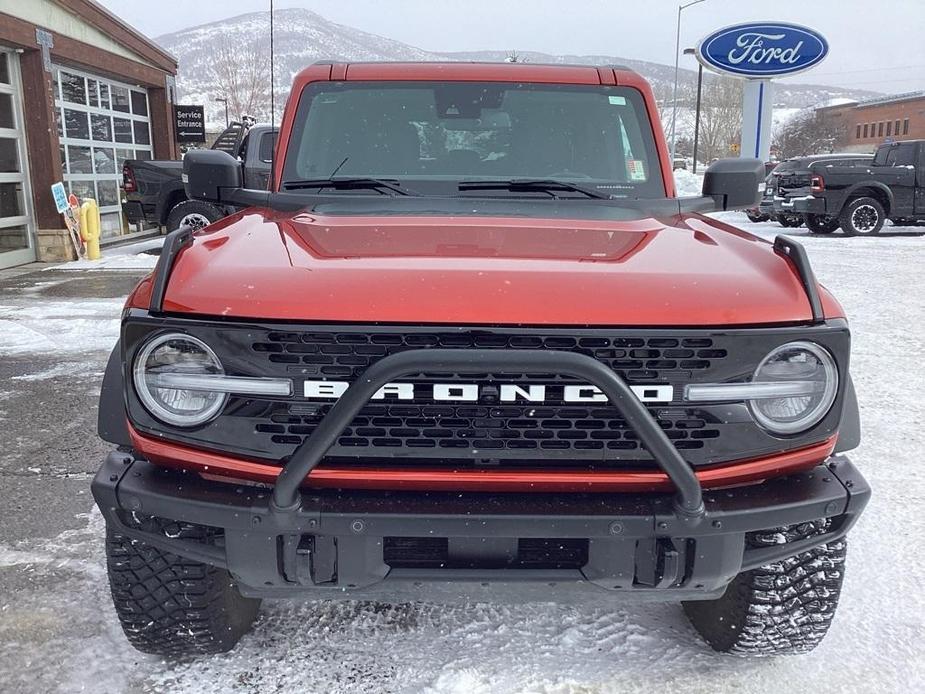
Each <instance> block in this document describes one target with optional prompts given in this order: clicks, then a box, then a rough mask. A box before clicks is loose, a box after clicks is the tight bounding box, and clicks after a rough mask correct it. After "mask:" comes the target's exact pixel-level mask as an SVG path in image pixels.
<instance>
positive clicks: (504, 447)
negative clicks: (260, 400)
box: [251, 331, 728, 461]
mask: <svg viewBox="0 0 925 694" xmlns="http://www.w3.org/2000/svg"><path fill="white" fill-rule="evenodd" d="M251 348H252V350H253V351H254V353H255V354H256V355H261V356H262V357H263V358H265V359H266V363H267V364H268V366H269V368H270V369H271V370H272V371H274V372H282V371H285V372H286V373H289V374H293V373H295V374H300V375H303V376H304V377H305V378H307V379H313V380H314V379H332V380H344V381H352V380H353V379H355V378H357V377H358V376H359V375H360V374H361V373H362V372H363V371H364V370H365V369H366V368H367V367H369V366H370V365H371V364H373V363H374V362H375V361H377V360H378V359H381V358H383V357H385V356H387V355H390V354H395V353H397V352H401V351H404V350H408V349H426V348H435V349H440V348H456V349H459V348H478V349H502V350H518V349H532V350H536V349H539V350H543V349H550V350H567V351H574V352H579V353H582V354H586V355H589V356H592V357H594V358H595V359H597V360H598V361H600V362H602V363H604V364H606V365H607V366H609V367H610V368H611V369H613V370H614V371H616V372H617V373H619V374H620V375H621V376H622V377H623V378H624V379H625V380H626V381H627V382H628V383H631V384H646V383H651V384H662V385H664V384H668V385H673V384H678V385H679V386H680V385H681V384H685V383H690V382H691V381H692V380H693V379H695V374H699V373H703V372H708V371H710V370H711V369H714V368H715V367H716V365H717V363H718V362H722V361H723V360H725V359H726V357H727V356H728V353H727V350H726V349H725V348H724V347H722V346H719V345H717V344H715V341H714V340H713V339H712V338H709V337H685V336H682V335H679V336H658V337H636V336H611V335H607V336H604V335H595V336H585V337H581V336H577V337H576V336H566V335H562V336H559V335H542V334H513V333H498V332H491V333H481V332H478V331H471V332H470V331H460V332H446V333H444V332H417V331H416V332H412V333H394V332H382V333H360V332H343V333H338V332H270V333H267V334H266V335H265V339H262V340H259V341H255V342H253V343H252V345H251ZM457 379H458V380H460V381H464V382H466V383H476V384H478V386H479V392H480V393H481V396H480V399H479V402H477V403H475V402H467V403H446V402H436V401H434V400H432V399H429V398H423V397H422V398H417V397H416V399H415V400H414V401H401V402H397V401H389V402H382V403H371V404H369V405H367V406H366V407H365V408H363V410H362V411H361V412H360V414H359V415H358V416H357V417H356V418H355V419H354V420H353V422H352V424H351V426H350V427H349V428H348V429H347V430H345V431H344V433H343V435H342V436H341V437H340V439H339V441H338V446H339V448H340V449H341V450H340V451H339V454H343V455H348V456H350V455H354V456H355V455H359V454H360V453H361V452H362V451H366V454H367V455H368V454H370V453H373V454H375V453H376V452H381V453H384V454H386V455H388V454H390V453H391V454H392V455H395V452H397V451H404V452H405V453H407V454H410V455H411V456H416V457H441V458H444V457H451V458H452V457H457V458H458V457H476V456H478V457H482V456H484V457H487V458H490V457H494V456H501V457H505V458H510V457H532V458H534V459H535V458H536V457H538V456H537V454H538V453H539V454H541V455H542V457H548V456H549V455H550V454H558V455H560V456H562V457H567V458H572V459H578V460H585V461H587V460H589V459H591V460H601V459H616V458H633V459H640V458H646V454H645V453H644V452H643V451H644V447H643V446H642V444H641V442H640V441H639V440H638V437H637V435H636V433H635V432H634V431H633V430H632V429H631V428H629V427H628V426H627V424H626V422H625V421H623V419H622V418H621V417H620V415H619V412H618V411H617V410H616V408H613V407H609V406H606V405H590V406H578V407H576V406H575V405H574V404H572V403H566V402H564V401H563V400H562V399H561V389H558V391H552V392H551V393H550V395H551V397H549V398H548V399H547V400H546V401H545V402H544V403H543V404H542V405H540V404H536V403H517V404H516V405H515V404H502V403H500V402H498V400H497V384H501V383H520V384H529V383H537V382H540V383H544V384H555V385H580V384H581V383H580V382H579V381H574V380H570V379H567V378H563V377H560V376H559V375H557V374H538V375H537V374H533V375H527V374H520V375H518V374H490V373H486V374H479V375H475V376H473V375H466V376H457V374H451V373H442V374H438V373H427V374H418V375H417V376H414V377H410V378H404V379H401V380H402V382H411V383H415V384H416V385H420V384H428V383H435V382H453V381H454V380H457ZM674 391H675V399H680V397H681V392H680V391H681V389H680V387H675V388H674ZM555 392H558V393H559V394H560V398H559V399H558V400H556V399H555V398H554V397H553V396H554V394H555ZM332 406H333V403H321V402H317V401H316V402H305V401H302V402H300V403H298V404H292V403H278V404H276V405H275V406H274V407H272V408H270V409H269V410H268V411H267V412H266V416H265V418H264V419H262V420H261V421H258V422H257V423H256V425H255V428H254V431H255V433H256V435H258V436H263V437H265V438H266V439H268V440H269V442H270V443H272V444H275V445H278V446H285V447H291V448H292V449H294V448H295V447H296V446H298V445H299V444H301V443H302V442H303V441H304V440H305V439H306V438H307V437H308V436H309V435H310V434H311V433H312V431H314V429H315V427H316V426H318V424H319V423H320V422H321V420H322V419H323V418H324V416H325V415H326V414H327V413H328V412H329V411H330V409H331V407H332ZM650 411H651V412H652V414H653V415H654V416H655V417H656V419H657V420H658V422H659V425H660V426H661V427H662V429H663V430H664V431H665V433H666V434H667V436H668V438H670V439H671V440H672V441H673V442H674V443H675V445H676V446H677V447H678V448H679V449H681V450H696V449H701V448H703V447H704V446H705V444H706V442H707V441H708V440H710V439H716V438H718V437H719V436H720V429H718V428H717V427H715V426H713V423H715V422H716V421H717V420H716V417H715V416H713V415H711V414H710V413H709V412H707V411H705V410H701V409H688V408H682V407H676V406H672V404H671V403H664V404H660V405H658V406H653V407H650ZM640 452H642V454H641V455H640ZM405 453H402V455H404V454H405Z"/></svg>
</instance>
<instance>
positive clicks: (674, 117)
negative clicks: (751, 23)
mask: <svg viewBox="0 0 925 694" xmlns="http://www.w3.org/2000/svg"><path fill="white" fill-rule="evenodd" d="M704 1H705V0H691V2H688V3H685V4H683V5H678V27H677V31H676V32H675V39H674V89H673V90H672V94H671V162H672V164H671V165H672V166H674V150H675V142H676V141H677V136H676V126H677V122H678V60H679V59H680V57H681V11H682V10H685V9H687V8H688V7H692V6H693V5H699V4H700V3H702V2H704Z"/></svg>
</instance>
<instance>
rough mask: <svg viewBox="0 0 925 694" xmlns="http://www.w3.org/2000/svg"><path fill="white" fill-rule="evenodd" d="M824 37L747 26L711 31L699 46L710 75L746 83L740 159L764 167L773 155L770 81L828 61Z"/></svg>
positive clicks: (769, 25)
mask: <svg viewBox="0 0 925 694" xmlns="http://www.w3.org/2000/svg"><path fill="white" fill-rule="evenodd" d="M828 52H829V44H828V42H827V41H826V40H825V38H824V37H823V36H822V34H820V33H818V32H816V31H813V30H812V29H809V28H807V27H803V26H799V25H797V24H787V23H784V22H749V23H746V24H736V25H735V26H731V27H726V28H724V29H719V30H717V31H714V32H713V33H712V34H710V35H709V36H707V37H706V38H704V39H703V40H701V41H700V43H699V44H698V45H697V60H699V61H700V63H701V64H702V65H703V66H704V67H706V68H708V69H710V70H713V71H714V72H719V73H721V74H726V75H732V76H734V77H744V78H745V80H746V82H745V89H744V90H743V94H742V146H741V150H740V152H739V156H742V157H756V158H758V159H761V160H762V161H768V159H769V158H770V152H771V111H772V110H773V105H774V100H773V97H772V95H773V87H772V82H771V79H772V78H773V77H782V76H785V75H787V76H789V75H793V74H796V73H798V72H803V71H804V70H808V69H810V68H811V67H813V66H814V65H817V64H819V63H820V62H822V60H823V59H824V58H825V57H826V55H828Z"/></svg>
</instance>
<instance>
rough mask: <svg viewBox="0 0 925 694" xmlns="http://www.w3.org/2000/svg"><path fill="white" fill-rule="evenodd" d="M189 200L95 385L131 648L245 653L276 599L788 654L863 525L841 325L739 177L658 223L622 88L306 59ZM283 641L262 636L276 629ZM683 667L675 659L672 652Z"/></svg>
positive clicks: (649, 138) (657, 180) (191, 168)
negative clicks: (261, 152) (722, 217)
mask: <svg viewBox="0 0 925 694" xmlns="http://www.w3.org/2000/svg"><path fill="white" fill-rule="evenodd" d="M184 174H185V175H186V177H187V193H188V196H189V198H190V200H201V201H204V202H207V203H209V204H213V205H217V206H233V207H237V208H239V210H238V211H237V212H236V213H234V214H233V215H231V216H229V217H226V218H225V219H222V220H219V221H218V222H215V223H213V224H211V225H209V226H207V227H205V228H202V229H199V230H191V229H190V228H188V227H181V228H180V229H178V230H176V231H174V232H172V233H170V234H169V235H168V236H167V237H166V239H165V242H164V247H163V251H162V253H161V255H160V258H159V260H158V264H157V267H156V268H155V269H154V271H153V272H152V273H151V274H150V275H149V276H148V277H146V278H144V279H143V280H142V281H141V282H140V283H139V284H138V286H137V287H136V288H135V289H134V291H133V292H132V293H131V295H130V296H129V298H128V300H127V302H126V305H125V310H124V311H123V313H122V326H121V337H120V341H119V343H118V345H117V346H116V348H115V349H114V351H113V353H112V356H111V357H110V360H109V363H108V365H107V368H106V372H105V375H104V378H103V384H102V392H101V394H100V414H99V432H100V436H101V437H102V438H103V439H104V440H106V441H108V442H110V443H111V444H112V451H111V453H110V454H109V455H108V456H107V457H106V459H105V461H104V462H103V464H102V467H101V468H100V471H99V472H98V474H97V475H96V476H95V478H94V480H93V483H92V491H93V495H94V497H95V499H96V502H97V504H98V505H99V507H100V509H101V511H102V513H103V516H104V517H105V520H106V525H107V540H106V552H107V557H108V574H109V582H110V586H111V589H112V591H111V592H112V599H113V603H114V605H115V611H116V614H117V615H118V618H119V620H120V622H121V625H122V628H123V630H124V632H125V634H126V636H127V638H128V640H129V641H130V643H131V644H132V645H133V646H135V647H136V648H138V649H140V650H142V651H145V652H148V653H157V654H161V655H165V656H169V657H177V658H183V657H189V656H193V655H197V654H207V653H216V652H220V651H227V650H230V649H232V648H233V647H234V646H235V644H236V643H237V642H238V640H239V639H240V638H241V637H242V635H244V634H245V633H246V632H247V631H248V630H249V629H250V627H251V624H252V623H253V621H254V619H255V618H256V616H257V613H258V610H259V608H260V604H261V600H264V599H276V598H291V597H301V598H307V599H311V600H343V599H349V600H354V599H359V600H377V601H408V600H412V601H417V600H431V601H440V602H454V601H458V600H460V599H462V600H477V601H481V602H485V601H488V602H507V601H515V602H523V601H539V602H550V601H561V602H571V601H573V600H583V601H587V602H590V603H592V604H594V605H596V606H598V607H599V608H600V609H602V610H610V609H614V610H617V609H623V605H624V603H625V602H627V601H632V600H660V601H669V602H674V603H681V604H682V605H683V610H684V612H685V613H686V615H687V617H688V618H689V619H690V621H691V623H692V624H693V626H694V628H695V629H696V630H697V631H698V632H699V633H700V634H701V635H702V636H703V638H704V639H705V640H706V642H707V643H708V644H709V645H710V646H711V647H712V648H714V649H716V650H719V651H724V652H727V651H731V652H737V653H752V654H757V655H767V654H774V653H794V652H804V651H808V650H810V649H812V648H813V647H815V646H816V644H818V643H819V642H820V640H821V639H822V638H823V636H824V635H825V633H826V631H827V630H828V628H829V625H830V623H831V622H832V617H833V614H834V612H835V608H836V604H837V602H838V598H839V594H840V592H841V590H842V580H843V576H844V562H845V553H846V539H845V536H846V533H847V532H848V531H849V529H850V528H851V527H852V525H853V523H854V522H855V520H856V519H857V518H858V516H859V514H860V513H861V512H862V510H863V508H864V506H865V504H866V502H867V500H868V497H869V495H870V490H869V487H868V486H867V483H866V482H865V481H864V478H863V476H862V475H861V473H860V471H859V470H858V469H857V468H856V467H855V466H854V465H853V463H852V462H851V461H850V460H849V459H848V457H847V456H846V455H845V451H848V450H850V449H852V448H854V447H856V446H857V445H858V442H859V438H860V434H859V430H860V429H859V421H858V407H857V399H856V397H855V394H854V388H853V386H852V381H851V375H850V373H849V370H848V364H849V352H850V334H849V330H848V323H847V319H846V317H845V313H844V311H843V309H842V308H841V306H840V305H839V304H838V302H837V301H836V300H835V298H834V297H833V296H832V295H831V294H830V293H829V292H828V291H827V290H826V289H825V288H824V287H822V286H820V285H819V283H818V282H817V281H816V279H815V277H814V274H813V271H812V268H811V266H810V264H809V260H808V257H807V254H806V251H805V250H804V249H803V248H802V246H800V245H799V244H798V243H796V242H795V241H792V240H790V239H787V238H785V237H778V238H777V239H776V240H775V241H774V242H773V243H772V242H770V241H767V240H764V239H761V238H759V237H756V236H754V235H751V234H749V233H747V232H745V231H742V230H740V229H738V228H736V227H734V226H730V225H729V224H726V223H724V222H722V221H719V220H717V219H714V218H712V217H710V216H707V215H706V214H705V213H708V212H717V211H722V210H733V209H736V210H739V209H745V208H748V207H753V206H754V205H755V203H756V202H757V199H758V190H759V185H760V183H761V182H763V180H764V176H765V173H764V166H763V164H762V163H761V162H760V161H759V160H757V159H744V158H743V159H724V160H719V161H717V162H715V163H714V164H712V165H711V166H710V167H709V168H708V169H707V170H706V172H705V175H704V179H703V188H702V194H701V195H698V196H693V197H685V198H679V197H678V196H677V194H676V190H675V184H674V180H673V177H672V166H671V159H670V157H669V152H668V147H667V145H666V142H665V138H664V135H663V132H662V128H661V125H660V123H659V116H658V110H657V106H656V102H655V98H654V96H653V93H652V89H651V88H650V86H649V84H648V83H647V82H646V81H645V80H644V79H643V78H642V77H641V76H640V75H638V74H636V73H635V72H632V71H631V70H629V69H627V68H622V67H614V66H609V65H601V66H597V67H593V66H568V65H540V64H532V63H501V64H490V63H489V64H486V63H481V64H480V63H353V64H349V65H347V64H342V63H320V64H315V65H313V66H311V67H308V68H306V69H305V70H303V71H302V72H300V73H299V74H297V75H296V77H295V78H294V81H293V86H292V91H291V94H290V97H289V102H288V104H287V106H286V110H285V113H284V116H283V120H282V124H281V128H280V136H279V145H278V147H277V156H276V164H275V167H274V169H273V172H272V179H271V184H270V186H269V189H267V188H264V187H260V188H253V189H252V188H247V187H245V179H244V177H243V173H242V170H241V165H240V162H239V161H238V159H237V158H235V157H233V156H230V155H229V154H227V153H226V152H221V151H209V150H197V151H193V152H190V153H188V154H187V155H186V158H185V160H184ZM274 614H275V615H279V614H281V613H280V612H279V611H276V612H274ZM682 640H683V639H682Z"/></svg>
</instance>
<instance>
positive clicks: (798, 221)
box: [777, 212, 803, 229]
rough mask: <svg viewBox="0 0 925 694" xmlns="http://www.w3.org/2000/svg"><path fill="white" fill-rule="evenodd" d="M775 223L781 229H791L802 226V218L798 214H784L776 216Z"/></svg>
mask: <svg viewBox="0 0 925 694" xmlns="http://www.w3.org/2000/svg"><path fill="white" fill-rule="evenodd" d="M777 223H778V224H780V225H781V226H782V227H786V228H788V229H793V228H796V227H798V226H801V225H802V224H803V218H802V217H801V216H800V215H798V214H792V213H789V212H784V213H781V214H778V215H777Z"/></svg>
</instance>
